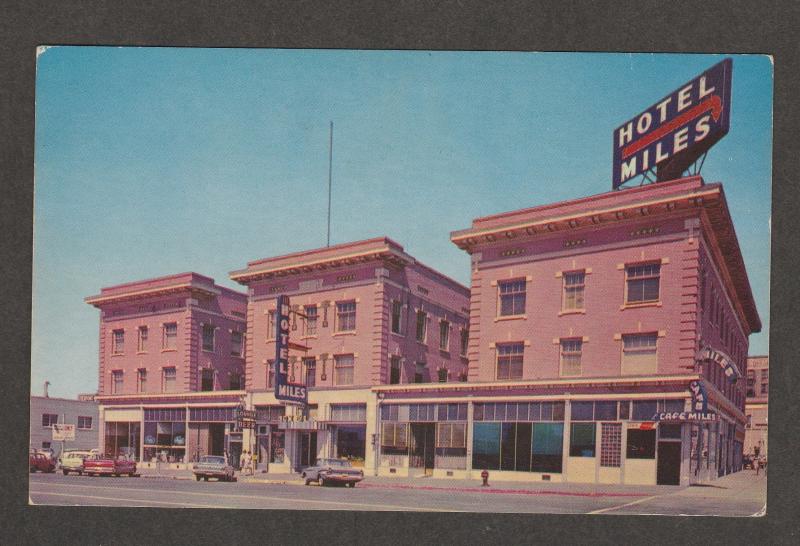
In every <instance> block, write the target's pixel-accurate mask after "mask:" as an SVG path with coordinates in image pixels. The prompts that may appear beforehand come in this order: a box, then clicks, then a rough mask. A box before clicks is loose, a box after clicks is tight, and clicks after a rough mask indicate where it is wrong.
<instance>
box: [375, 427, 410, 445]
mask: <svg viewBox="0 0 800 546" xmlns="http://www.w3.org/2000/svg"><path fill="white" fill-rule="evenodd" d="M381 447H389V448H407V447H408V423H393V422H391V421H390V422H382V423H381Z"/></svg>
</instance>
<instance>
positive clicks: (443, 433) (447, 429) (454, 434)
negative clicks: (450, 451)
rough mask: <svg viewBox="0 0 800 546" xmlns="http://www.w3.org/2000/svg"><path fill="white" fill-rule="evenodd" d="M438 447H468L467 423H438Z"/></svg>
mask: <svg viewBox="0 0 800 546" xmlns="http://www.w3.org/2000/svg"><path fill="white" fill-rule="evenodd" d="M436 432H437V434H436V447H440V448H465V447H467V424H466V423H438V424H437V425H436Z"/></svg>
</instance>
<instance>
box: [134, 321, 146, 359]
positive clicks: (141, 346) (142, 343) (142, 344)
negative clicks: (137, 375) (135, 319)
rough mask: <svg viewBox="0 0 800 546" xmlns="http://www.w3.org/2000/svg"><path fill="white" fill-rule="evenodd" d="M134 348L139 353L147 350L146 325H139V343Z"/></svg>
mask: <svg viewBox="0 0 800 546" xmlns="http://www.w3.org/2000/svg"><path fill="white" fill-rule="evenodd" d="M136 350H137V351H139V352H140V353H144V352H145V351H147V326H139V343H138V345H137V347H136Z"/></svg>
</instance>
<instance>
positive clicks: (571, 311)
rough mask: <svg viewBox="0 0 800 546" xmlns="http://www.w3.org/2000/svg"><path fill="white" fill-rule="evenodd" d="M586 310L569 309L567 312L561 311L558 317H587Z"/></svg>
mask: <svg viewBox="0 0 800 546" xmlns="http://www.w3.org/2000/svg"><path fill="white" fill-rule="evenodd" d="M585 314H586V309H567V310H566V311H559V312H558V316H559V317H563V316H564V315H585Z"/></svg>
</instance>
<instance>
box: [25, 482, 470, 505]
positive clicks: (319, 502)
mask: <svg viewBox="0 0 800 546" xmlns="http://www.w3.org/2000/svg"><path fill="white" fill-rule="evenodd" d="M37 483H45V482H37ZM47 485H50V486H53V485H58V486H64V487H82V488H85V489H111V490H113V491H143V492H147V493H153V492H157V491H163V490H160V489H140V488H134V487H110V486H107V485H106V486H103V485H77V484H66V483H54V484H47ZM168 491H169V490H168ZM29 492H30V493H40V494H45V495H47V494H48V493H47V492H45V491H33V490H30V491H29ZM171 492H172V493H175V491H171ZM178 493H185V494H187V495H199V496H204V497H215V498H230V499H248V500H254V499H256V500H258V499H262V500H275V501H282V502H299V503H314V504H326V505H331V504H332V505H335V506H339V507H341V506H361V507H367V508H371V509H377V508H388V509H391V510H413V511H415V512H461V511H462V510H451V509H444V508H421V507H419V506H399V505H394V504H367V503H361V502H347V501H346V500H342V501H324V500H314V499H295V498H291V497H267V496H264V495H230V494H227V495H226V494H219V493H200V492H195V491H179V492H178ZM64 495H65V494H64ZM69 496H80V495H69ZM86 498H89V497H88V496H87V497H86ZM111 498H113V499H114V500H118V501H125V500H135V499H126V498H124V497H123V498H120V497H111ZM151 502H161V501H151ZM168 504H178V505H183V503H168ZM185 506H188V503H186V504H185Z"/></svg>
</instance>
